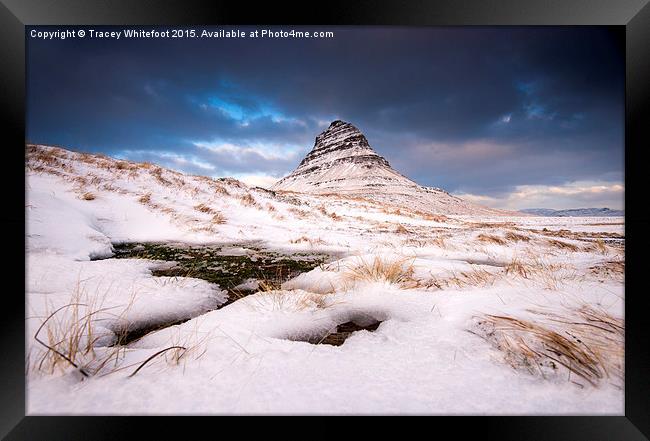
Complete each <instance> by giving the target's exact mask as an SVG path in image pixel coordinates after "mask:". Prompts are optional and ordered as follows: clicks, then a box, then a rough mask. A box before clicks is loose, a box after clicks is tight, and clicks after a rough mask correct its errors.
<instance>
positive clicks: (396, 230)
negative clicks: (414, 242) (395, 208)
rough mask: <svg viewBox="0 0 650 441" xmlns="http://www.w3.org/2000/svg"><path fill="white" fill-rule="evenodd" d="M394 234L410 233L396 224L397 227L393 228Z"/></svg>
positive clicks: (402, 226)
mask: <svg viewBox="0 0 650 441" xmlns="http://www.w3.org/2000/svg"><path fill="white" fill-rule="evenodd" d="M395 233H397V234H409V233H410V231H409V230H408V229H407V228H406V227H405V226H404V225H402V224H397V227H395Z"/></svg>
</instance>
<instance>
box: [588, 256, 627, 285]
mask: <svg viewBox="0 0 650 441" xmlns="http://www.w3.org/2000/svg"><path fill="white" fill-rule="evenodd" d="M589 271H590V272H591V273H592V274H594V275H596V276H598V277H602V278H606V279H612V278H613V279H614V280H618V281H623V279H624V276H625V261H623V260H610V261H607V262H602V263H599V264H597V265H594V266H592V267H590V268H589Z"/></svg>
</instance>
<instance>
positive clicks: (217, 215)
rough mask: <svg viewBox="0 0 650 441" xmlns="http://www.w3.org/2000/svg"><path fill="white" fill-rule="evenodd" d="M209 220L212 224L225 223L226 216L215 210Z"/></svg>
mask: <svg viewBox="0 0 650 441" xmlns="http://www.w3.org/2000/svg"><path fill="white" fill-rule="evenodd" d="M211 222H212V223H213V224H216V225H221V224H225V223H226V217H225V216H224V215H223V214H221V213H219V212H215V213H214V216H212V219H211Z"/></svg>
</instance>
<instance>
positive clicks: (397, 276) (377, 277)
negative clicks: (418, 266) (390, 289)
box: [343, 256, 414, 284]
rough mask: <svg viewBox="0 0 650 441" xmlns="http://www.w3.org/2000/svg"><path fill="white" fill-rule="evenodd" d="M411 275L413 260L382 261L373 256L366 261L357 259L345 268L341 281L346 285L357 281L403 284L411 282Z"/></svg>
mask: <svg viewBox="0 0 650 441" xmlns="http://www.w3.org/2000/svg"><path fill="white" fill-rule="evenodd" d="M413 273H414V268H413V258H408V257H402V258H399V259H384V258H383V257H381V256H374V257H373V258H372V260H370V261H368V260H366V259H364V258H363V257H359V258H357V259H356V260H355V262H353V263H351V264H349V265H347V266H346V269H345V271H344V273H343V279H344V281H345V282H346V283H348V284H349V283H354V282H359V281H366V282H389V283H394V284H404V283H407V282H413Z"/></svg>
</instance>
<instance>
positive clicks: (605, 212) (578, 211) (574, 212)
mask: <svg viewBox="0 0 650 441" xmlns="http://www.w3.org/2000/svg"><path fill="white" fill-rule="evenodd" d="M519 211H521V212H522V213H527V214H533V215H536V216H549V217H550V216H557V217H597V216H625V211H624V210H612V209H610V208H570V209H567V210H553V209H551V208H526V209H524V210H519Z"/></svg>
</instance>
